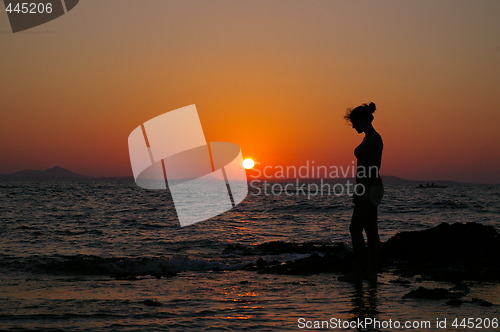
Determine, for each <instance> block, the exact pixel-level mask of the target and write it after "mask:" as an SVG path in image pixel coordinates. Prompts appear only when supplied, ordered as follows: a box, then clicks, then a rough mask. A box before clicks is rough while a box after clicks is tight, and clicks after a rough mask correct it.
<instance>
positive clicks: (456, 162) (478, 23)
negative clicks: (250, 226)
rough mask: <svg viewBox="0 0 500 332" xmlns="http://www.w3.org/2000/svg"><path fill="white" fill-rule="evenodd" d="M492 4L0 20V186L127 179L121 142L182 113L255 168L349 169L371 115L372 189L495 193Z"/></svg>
mask: <svg viewBox="0 0 500 332" xmlns="http://www.w3.org/2000/svg"><path fill="white" fill-rule="evenodd" d="M499 14H500V1H497V0H491V1H484V0H481V1H457V0H453V1H422V0H419V1H413V2H410V1H397V0H395V1H332V0H322V1H320V0H309V1H305V0H302V1H292V0H282V1H278V0H273V1H269V0H266V1H234V0H229V1H207V0H200V1H186V0H182V1H165V0H148V1H144V0H106V1H102V0H84V1H80V3H79V4H78V6H76V7H75V8H74V9H73V10H72V11H70V12H69V13H68V14H66V15H64V16H62V17H60V18H58V19H56V20H53V21H51V22H49V23H47V24H44V25H41V26H39V27H36V28H33V29H30V30H27V31H24V32H19V33H16V34H13V33H12V32H11V30H10V27H9V25H8V20H7V15H6V14H5V13H0V47H1V52H0V60H1V61H0V112H1V113H0V114H1V122H0V155H1V159H0V160H1V162H0V173H10V172H15V171H19V170H22V169H45V168H50V167H52V166H55V165H59V166H62V167H66V168H69V169H71V170H74V171H76V172H80V173H83V174H87V175H104V176H107V175H131V168H130V162H129V157H128V148H127V137H128V134H129V133H130V132H131V131H132V130H133V129H134V128H135V127H136V126H138V125H139V124H141V123H142V122H144V121H146V120H148V119H150V118H152V117H154V116H156V115H159V114H161V113H164V112H166V111H169V110H173V109H176V108H179V107H182V106H186V105H190V104H196V105H197V108H198V112H199V115H200V118H201V121H202V125H203V128H204V131H205V135H206V138H207V140H208V141H227V142H233V143H236V144H238V145H240V146H241V148H242V150H243V154H244V156H245V157H253V158H254V159H255V160H256V161H258V162H260V163H261V165H297V166H300V165H303V164H304V163H305V162H306V160H314V161H315V163H316V164H323V165H350V164H351V161H352V159H353V152H352V151H353V149H354V147H355V146H356V145H357V144H358V143H359V142H360V141H361V139H362V136H360V135H358V134H357V133H356V132H355V131H354V130H353V129H351V128H350V127H349V126H348V125H346V123H345V121H344V120H343V115H344V113H345V110H346V108H347V107H352V106H357V105H359V104H361V103H365V102H370V101H374V102H375V103H376V104H377V108H378V109H377V112H376V113H375V116H376V119H375V122H374V125H375V127H376V128H377V130H378V131H379V132H380V133H381V134H382V136H383V138H384V142H385V149H384V157H383V164H382V170H381V173H382V174H384V175H395V176H400V177H404V178H408V179H422V180H457V181H465V182H485V183H500V172H499V169H500V144H499V143H500V129H499V125H500V91H499V90H500V89H499V88H500V20H498V16H499Z"/></svg>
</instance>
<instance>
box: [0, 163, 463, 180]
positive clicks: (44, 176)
mask: <svg viewBox="0 0 500 332" xmlns="http://www.w3.org/2000/svg"><path fill="white" fill-rule="evenodd" d="M92 179H102V180H124V181H125V180H126V181H134V178H133V177H132V176H110V177H103V176H101V177H93V176H87V175H82V174H79V173H76V172H73V171H70V170H68V169H66V168H63V167H60V166H55V167H52V168H49V169H45V170H23V171H19V172H15V173H11V174H0V180H92ZM382 179H383V181H384V183H387V184H392V183H403V184H404V183H407V184H426V183H436V184H456V183H461V182H458V181H435V180H432V181H428V180H427V181H426V180H408V179H403V178H400V177H397V176H389V175H387V176H386V175H383V176H382ZM248 180H249V181H251V180H252V178H249V179H248ZM254 180H264V179H254ZM267 180H268V181H270V182H290V181H294V180H295V179H267ZM300 181H301V182H309V181H310V182H317V181H320V179H300ZM345 181H350V182H354V181H355V179H353V178H339V179H325V182H345Z"/></svg>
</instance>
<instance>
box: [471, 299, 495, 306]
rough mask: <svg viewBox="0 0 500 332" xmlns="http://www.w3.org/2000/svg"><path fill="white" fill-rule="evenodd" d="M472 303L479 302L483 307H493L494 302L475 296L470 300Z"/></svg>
mask: <svg viewBox="0 0 500 332" xmlns="http://www.w3.org/2000/svg"><path fill="white" fill-rule="evenodd" d="M470 302H471V303H475V304H479V305H480V306H481V307H491V306H493V303H491V302H489V301H486V300H483V299H478V298H476V297H473V298H472V300H471V301H470Z"/></svg>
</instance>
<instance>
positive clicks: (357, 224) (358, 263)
mask: <svg viewBox="0 0 500 332" xmlns="http://www.w3.org/2000/svg"><path fill="white" fill-rule="evenodd" d="M365 214H366V212H365V208H364V204H362V203H356V204H355V205H354V211H353V213H352V219H351V224H350V225H349V232H350V233H351V239H352V251H353V271H352V274H353V275H356V276H361V275H362V274H363V270H364V265H365V260H366V243H365V239H364V237H363V228H364V227H363V225H364V223H365V222H364V219H365V217H366V216H365Z"/></svg>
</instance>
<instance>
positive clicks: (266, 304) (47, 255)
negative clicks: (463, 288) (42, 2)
mask: <svg viewBox="0 0 500 332" xmlns="http://www.w3.org/2000/svg"><path fill="white" fill-rule="evenodd" d="M351 213H352V203H351V199H350V198H349V197H348V196H347V195H344V196H332V195H323V196H321V195H317V196H310V197H308V196H305V195H286V194H282V195H265V194H263V193H262V192H261V193H260V194H258V193H257V192H256V191H255V190H253V191H252V190H251V192H250V193H249V195H248V197H247V198H246V199H245V201H243V202H242V203H241V204H240V205H238V206H237V207H236V208H234V209H233V210H231V211H228V212H226V213H224V214H222V215H220V216H218V217H215V218H213V219H210V220H207V221H204V222H200V223H197V224H194V225H192V226H188V227H183V228H181V227H180V226H179V225H178V222H177V221H176V215H175V209H174V206H173V203H172V201H171V200H170V199H169V197H168V195H167V194H166V192H165V191H149V190H143V189H140V188H138V187H137V186H135V184H134V183H131V182H128V181H110V180H102V181H85V182H74V181H72V182H15V181H12V182H1V183H0V236H1V238H0V329H2V330H9V329H12V330H23V329H56V330H57V329H61V330H88V331H99V330H116V331H136V330H161V331H165V330H179V331H185V330H197V331H199V330H211V329H212V330H240V329H241V330H245V329H247V330H259V331H261V330H262V331H263V330H276V329H279V330H294V329H298V328H299V327H300V325H299V322H300V321H302V322H303V321H304V320H307V321H314V320H320V321H325V320H328V321H330V320H331V319H342V320H354V319H357V318H360V317H370V318H376V319H379V320H389V319H392V320H399V321H408V320H428V321H432V322H435V320H436V319H439V318H448V320H450V319H454V318H468V317H474V318H475V317H483V318H490V319H491V318H495V317H496V318H499V309H498V306H499V305H500V287H499V284H498V283H493V282H490V283H484V282H483V283H477V282H475V283H471V286H472V288H471V293H470V294H469V295H468V296H469V297H477V298H481V299H484V300H487V301H489V302H492V303H493V304H494V305H493V306H490V307H482V306H479V305H478V304H475V303H464V304H462V305H461V306H460V307H454V306H447V305H445V304H444V301H443V300H417V299H408V298H403V295H404V294H406V293H408V292H409V291H410V290H411V289H415V288H417V287H418V286H420V285H423V286H425V287H431V288H432V287H444V288H449V287H451V286H452V284H447V283H444V282H433V281H429V280H421V279H419V278H414V279H412V280H411V285H401V284H394V283H392V282H391V281H394V280H395V279H397V278H398V276H396V275H393V274H392V273H391V272H390V271H386V272H383V273H381V274H380V280H379V283H378V285H376V286H373V285H362V286H356V287H355V286H353V285H351V284H349V283H345V282H341V281H337V280H336V277H337V275H335V274H328V273H324V274H316V275H310V276H287V275H273V274H259V273H257V272H254V271H247V270H245V269H244V267H245V265H247V264H248V263H252V262H255V261H256V260H257V259H259V258H261V259H265V260H268V261H270V260H278V261H287V260H291V259H297V258H301V257H302V256H301V254H296V253H284V254H280V255H274V256H271V255H267V256H265V257H258V256H251V255H243V254H241V255H239V254H238V252H237V251H232V252H231V253H230V254H227V251H224V249H225V248H227V247H228V246H229V245H240V246H249V247H251V246H255V245H258V244H261V243H264V242H269V241H283V242H293V243H304V242H313V243H330V242H345V243H349V242H350V240H349V232H348V225H349V221H350V217H351ZM499 215H500V185H469V184H451V185H449V186H448V187H446V188H432V189H418V188H416V186H415V185H412V184H388V185H386V190H385V196H384V200H383V202H382V204H381V206H380V209H379V228H380V235H381V239H382V241H385V240H387V239H388V238H389V237H391V236H393V235H394V234H396V233H398V232H401V231H413V230H423V229H428V228H430V227H433V226H436V225H438V224H440V223H441V222H448V223H454V222H478V223H481V224H485V225H491V226H493V227H495V228H496V229H497V230H499V229H500V218H499ZM303 256H304V255H303ZM449 325H450V321H448V327H450V326H449ZM382 330H387V329H382ZM483 330H488V329H483Z"/></svg>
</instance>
